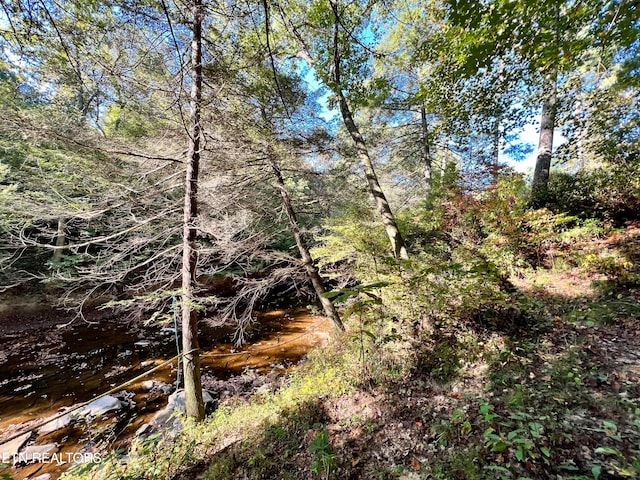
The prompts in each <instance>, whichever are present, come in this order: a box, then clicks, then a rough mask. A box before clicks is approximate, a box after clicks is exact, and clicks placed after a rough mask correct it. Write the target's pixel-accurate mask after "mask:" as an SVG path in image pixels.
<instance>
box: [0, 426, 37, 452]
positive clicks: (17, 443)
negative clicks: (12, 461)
mask: <svg viewBox="0 0 640 480" xmlns="http://www.w3.org/2000/svg"><path fill="white" fill-rule="evenodd" d="M29 438H31V432H27V433H25V434H23V435H20V436H19V437H18V438H14V439H13V440H11V441H10V442H6V443H3V444H2V445H0V458H12V457H13V456H14V455H17V454H18V451H19V450H20V449H21V448H22V446H23V445H24V444H25V443H27V440H29Z"/></svg>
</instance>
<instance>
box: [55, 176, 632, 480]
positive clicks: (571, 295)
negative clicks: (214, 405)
mask: <svg viewBox="0 0 640 480" xmlns="http://www.w3.org/2000/svg"><path fill="white" fill-rule="evenodd" d="M434 195H440V197H439V198H435V199H434V198H432V199H431V204H430V205H431V206H434V205H437V208H429V203H427V204H425V206H424V208H421V209H418V210H417V211H413V212H410V214H407V215H406V216H404V220H402V221H403V222H404V223H405V227H406V228H409V227H407V225H408V224H409V223H411V227H410V230H411V235H410V239H411V240H410V241H411V242H412V249H413V252H414V254H413V256H412V258H411V260H409V261H402V262H397V261H395V260H393V259H390V258H388V256H387V255H386V253H385V251H384V249H385V248H386V246H385V242H384V241H382V240H381V238H383V237H382V236H381V235H382V233H381V232H378V233H379V235H378V234H376V235H374V236H363V235H362V232H363V231H370V230H366V229H365V228H364V222H363V221H361V220H359V219H357V218H356V219H342V221H339V220H334V221H332V224H331V225H328V226H327V232H328V233H327V236H326V237H325V244H324V246H323V247H321V248H319V249H317V250H316V251H315V252H314V253H315V255H316V256H319V257H320V264H321V265H324V266H325V267H326V266H328V265H331V266H332V269H331V271H332V272H334V274H335V275H336V276H343V277H346V278H349V279H351V285H352V286H351V287H346V288H343V289H340V290H337V291H335V292H333V293H332V294H330V295H329V296H330V297H331V298H332V299H333V301H334V302H336V303H337V304H338V305H340V306H341V308H342V312H343V317H344V319H345V321H346V324H347V327H348V328H347V333H346V334H345V335H344V336H342V337H341V338H339V339H337V340H336V341H335V342H333V343H332V344H331V345H329V346H327V347H325V348H323V349H318V350H316V351H315V352H313V353H312V354H311V355H310V356H309V358H308V359H307V361H306V362H305V363H304V365H303V366H301V367H300V368H299V369H298V370H296V372H295V373H293V374H292V376H291V377H290V378H289V381H288V383H287V384H286V385H285V386H284V387H282V388H281V389H280V390H279V391H278V392H276V393H274V394H269V395H260V396H256V397H254V398H253V399H252V400H251V401H250V402H248V403H246V402H243V401H239V402H235V403H234V402H231V403H228V404H226V405H222V406H221V407H220V408H218V410H217V411H216V412H215V413H214V414H213V415H212V416H210V417H209V418H207V419H206V421H205V422H203V423H202V424H199V425H194V424H190V423H187V424H186V426H185V428H184V429H183V430H182V431H181V432H180V433H179V434H178V435H177V436H176V438H175V439H165V440H161V439H160V440H156V441H155V442H152V443H148V444H137V445H134V447H133V448H132V451H131V453H130V454H129V455H128V456H126V457H124V456H122V455H121V454H116V453H114V454H112V455H111V456H110V457H109V458H108V460H107V461H106V462H105V463H103V464H102V465H101V468H100V469H97V470H92V471H89V472H84V473H83V474H80V473H77V472H76V474H75V476H74V475H73V474H69V475H67V477H68V478H120V479H160V478H194V476H195V475H196V474H199V475H200V476H201V478H206V479H216V480H224V479H240V478H251V479H262V478H263V479H272V478H283V479H299V478H323V479H330V478H336V479H337V478H372V479H373V478H375V479H392V478H404V479H405V480H409V479H420V478H436V479H443V480H444V479H453V478H460V479H493V478H499V479H512V478H513V479H521V480H524V479H548V478H558V479H559V478H563V479H574V480H583V479H596V480H597V479H599V478H602V479H604V478H637V477H638V476H640V402H639V401H638V398H640V373H639V370H638V365H640V341H639V340H638V335H637V333H638V331H639V330H640V325H639V324H638V317H639V313H640V304H639V302H638V299H639V295H638V292H639V290H638V267H637V265H638V256H639V254H640V248H639V247H638V238H637V232H636V233H635V234H634V233H633V231H630V232H631V234H628V233H627V232H625V231H623V230H614V229H613V228H612V227H611V226H608V225H606V224H605V223H603V222H602V221H600V220H585V219H581V218H578V217H573V216H569V215H565V214H557V213H553V212H551V211H550V210H546V209H540V210H531V209H530V208H529V206H528V201H527V199H526V192H525V191H524V183H523V182H522V180H521V179H520V178H518V177H514V176H509V177H505V178H503V179H501V180H500V181H499V182H498V183H497V185H496V187H495V189H490V190H488V191H486V192H485V193H483V194H482V195H479V196H475V197H473V196H469V195H468V194H463V193H462V192H461V191H459V190H456V189H455V188H449V189H441V190H437V191H436V192H435V193H434ZM401 217H402V216H401ZM408 219H411V220H408ZM372 239H373V240H372ZM596 251H597V252H598V253H596ZM567 278H569V279H570V280H576V279H586V281H583V282H582V283H579V285H582V286H581V287H580V288H583V290H577V289H578V286H576V285H578V284H576V285H574V284H571V283H570V282H568V280H567ZM345 283H348V282H345ZM583 284H585V285H583ZM563 288H564V290H563ZM569 289H573V290H572V291H567V290H569Z"/></svg>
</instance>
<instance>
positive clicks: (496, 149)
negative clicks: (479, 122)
mask: <svg viewBox="0 0 640 480" xmlns="http://www.w3.org/2000/svg"><path fill="white" fill-rule="evenodd" d="M499 163H500V116H499V115H498V116H496V118H495V125H494V126H493V167H494V169H497V168H498V164H499Z"/></svg>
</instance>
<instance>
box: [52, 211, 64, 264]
mask: <svg viewBox="0 0 640 480" xmlns="http://www.w3.org/2000/svg"><path fill="white" fill-rule="evenodd" d="M65 228H66V220H65V218H64V217H60V218H58V231H57V232H56V248H54V250H53V261H54V262H55V263H57V264H59V263H61V262H62V253H63V252H64V244H65V242H66V239H67V236H66V233H65Z"/></svg>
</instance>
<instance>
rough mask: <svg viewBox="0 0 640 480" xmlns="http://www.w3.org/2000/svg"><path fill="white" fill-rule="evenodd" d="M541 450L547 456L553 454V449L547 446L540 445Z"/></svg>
mask: <svg viewBox="0 0 640 480" xmlns="http://www.w3.org/2000/svg"><path fill="white" fill-rule="evenodd" d="M540 451H541V452H542V454H543V455H544V456H545V457H550V456H551V451H550V450H549V449H548V448H547V447H540Z"/></svg>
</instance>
